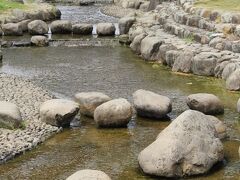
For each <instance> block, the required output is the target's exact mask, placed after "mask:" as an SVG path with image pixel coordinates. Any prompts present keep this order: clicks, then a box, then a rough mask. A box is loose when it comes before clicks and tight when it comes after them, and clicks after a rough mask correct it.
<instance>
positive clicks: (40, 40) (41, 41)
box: [31, 36, 49, 47]
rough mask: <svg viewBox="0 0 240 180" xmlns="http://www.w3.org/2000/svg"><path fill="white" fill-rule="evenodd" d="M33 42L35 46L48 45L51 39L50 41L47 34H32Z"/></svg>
mask: <svg viewBox="0 0 240 180" xmlns="http://www.w3.org/2000/svg"><path fill="white" fill-rule="evenodd" d="M31 44H32V45H33V46H39V47H43V46H48V44H49V41H48V38H47V37H45V36H32V37H31Z"/></svg>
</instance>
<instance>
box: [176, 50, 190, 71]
mask: <svg viewBox="0 0 240 180" xmlns="http://www.w3.org/2000/svg"><path fill="white" fill-rule="evenodd" d="M193 57H194V54H193V52H192V51H189V50H186V51H184V52H181V53H179V56H177V58H176V60H175V61H174V63H173V67H172V71H173V72H184V73H190V72H191V66H192V61H193Z"/></svg>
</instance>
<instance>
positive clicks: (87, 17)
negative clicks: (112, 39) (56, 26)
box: [57, 5, 118, 24]
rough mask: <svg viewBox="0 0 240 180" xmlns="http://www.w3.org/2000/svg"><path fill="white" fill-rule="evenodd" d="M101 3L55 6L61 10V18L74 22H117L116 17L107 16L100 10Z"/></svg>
mask: <svg viewBox="0 0 240 180" xmlns="http://www.w3.org/2000/svg"><path fill="white" fill-rule="evenodd" d="M100 7H101V5H93V6H66V5H64V6H61V5H58V6H57V8H58V9H59V10H60V11H61V13H62V16H61V19H63V20H71V21H72V22H74V23H91V24H97V23H102V22H111V23H117V22H118V18H115V17H111V16H107V15H105V14H103V13H101V12H100Z"/></svg>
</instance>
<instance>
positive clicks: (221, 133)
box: [208, 116, 227, 139]
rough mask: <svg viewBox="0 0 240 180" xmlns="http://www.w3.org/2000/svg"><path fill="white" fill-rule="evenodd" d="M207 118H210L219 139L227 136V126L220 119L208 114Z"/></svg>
mask: <svg viewBox="0 0 240 180" xmlns="http://www.w3.org/2000/svg"><path fill="white" fill-rule="evenodd" d="M208 118H209V120H211V121H212V122H213V124H214V126H215V129H216V132H217V134H218V138H219V139H224V138H226V137H227V127H226V126H225V124H224V123H223V122H222V121H220V120H219V119H218V118H216V117H214V116H208Z"/></svg>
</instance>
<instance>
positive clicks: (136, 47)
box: [130, 33, 147, 55]
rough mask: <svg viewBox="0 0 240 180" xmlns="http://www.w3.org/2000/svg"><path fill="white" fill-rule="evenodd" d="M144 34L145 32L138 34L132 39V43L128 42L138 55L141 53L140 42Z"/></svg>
mask: <svg viewBox="0 0 240 180" xmlns="http://www.w3.org/2000/svg"><path fill="white" fill-rule="evenodd" d="M146 36H147V34H146V33H142V34H139V35H137V36H136V37H135V38H134V39H133V41H132V43H131V44H130V48H131V49H132V51H134V52H135V53H136V54H138V55H139V54H141V42H142V40H143V39H144V38H145V37H146Z"/></svg>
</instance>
